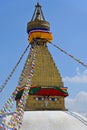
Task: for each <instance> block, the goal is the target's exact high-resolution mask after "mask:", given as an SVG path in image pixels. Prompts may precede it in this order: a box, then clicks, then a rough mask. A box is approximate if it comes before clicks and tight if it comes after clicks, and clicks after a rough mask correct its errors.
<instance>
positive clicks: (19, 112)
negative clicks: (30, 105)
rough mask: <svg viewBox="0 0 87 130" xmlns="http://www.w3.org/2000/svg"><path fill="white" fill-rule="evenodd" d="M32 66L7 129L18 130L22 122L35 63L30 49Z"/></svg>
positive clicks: (34, 51) (33, 54)
mask: <svg viewBox="0 0 87 130" xmlns="http://www.w3.org/2000/svg"><path fill="white" fill-rule="evenodd" d="M31 54H32V65H31V69H30V74H29V77H28V80H27V84H26V87H25V89H24V92H23V95H22V97H21V99H20V101H19V103H18V106H17V109H16V111H15V112H14V114H13V115H12V117H11V120H10V122H9V123H8V127H9V128H16V129H20V127H21V125H22V120H23V114H24V107H25V104H26V100H27V98H28V94H29V90H30V86H31V82H32V77H33V73H34V67H35V61H36V49H34V48H33V47H32V53H31Z"/></svg>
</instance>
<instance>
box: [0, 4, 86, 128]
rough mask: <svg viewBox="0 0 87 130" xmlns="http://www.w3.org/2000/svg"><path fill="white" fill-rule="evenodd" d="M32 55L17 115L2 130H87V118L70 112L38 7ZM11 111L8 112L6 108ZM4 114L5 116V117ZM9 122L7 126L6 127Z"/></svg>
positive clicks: (31, 26) (30, 36) (30, 33)
mask: <svg viewBox="0 0 87 130" xmlns="http://www.w3.org/2000/svg"><path fill="white" fill-rule="evenodd" d="M27 33H28V41H29V46H30V52H29V55H28V57H27V59H26V62H25V65H24V67H23V70H22V73H21V75H20V78H19V82H18V87H17V88H16V90H15V92H13V98H14V99H15V101H16V111H15V112H14V113H12V114H9V115H6V118H5V121H4V120H2V125H3V124H4V127H1V128H0V129H1V130H87V118H85V117H83V116H81V115H80V114H78V113H75V112H70V111H68V108H66V107H65V98H66V97H67V96H68V91H67V89H68V88H67V87H64V83H63V81H62V77H61V74H60V73H59V70H58V68H57V66H56V64H55V62H54V60H53V58H52V55H51V54H50V52H49V50H48V45H49V43H50V42H51V41H52V40H53V35H52V33H51V31H50V23H49V22H48V21H46V20H45V17H44V14H43V11H42V8H41V5H40V4H39V3H37V5H36V6H35V11H34V14H33V16H32V19H31V20H30V21H29V22H28V23H27ZM4 110H7V108H4V109H3V111H4ZM3 111H1V112H2V113H4V112H3ZM4 122H5V123H4Z"/></svg>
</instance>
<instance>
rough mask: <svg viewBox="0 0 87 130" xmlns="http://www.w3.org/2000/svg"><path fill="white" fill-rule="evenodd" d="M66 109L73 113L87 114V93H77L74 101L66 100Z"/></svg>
mask: <svg viewBox="0 0 87 130" xmlns="http://www.w3.org/2000/svg"><path fill="white" fill-rule="evenodd" d="M66 108H68V109H69V110H71V111H75V112H80V113H87V92H84V91H81V92H79V93H78V94H77V96H76V97H75V98H74V99H71V98H69V97H68V98H66Z"/></svg>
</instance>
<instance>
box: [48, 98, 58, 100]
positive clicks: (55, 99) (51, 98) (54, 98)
mask: <svg viewBox="0 0 87 130" xmlns="http://www.w3.org/2000/svg"><path fill="white" fill-rule="evenodd" d="M49 100H50V101H57V98H49Z"/></svg>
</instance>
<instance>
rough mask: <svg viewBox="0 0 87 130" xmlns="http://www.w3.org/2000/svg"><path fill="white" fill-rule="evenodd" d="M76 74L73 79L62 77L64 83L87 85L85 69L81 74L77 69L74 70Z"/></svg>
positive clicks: (86, 71)
mask: <svg viewBox="0 0 87 130" xmlns="http://www.w3.org/2000/svg"><path fill="white" fill-rule="evenodd" d="M76 71H77V73H76V75H75V76H73V77H68V76H66V77H64V78H63V81H64V82H71V83H87V69H86V70H85V71H83V72H80V70H79V68H77V69H76Z"/></svg>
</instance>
